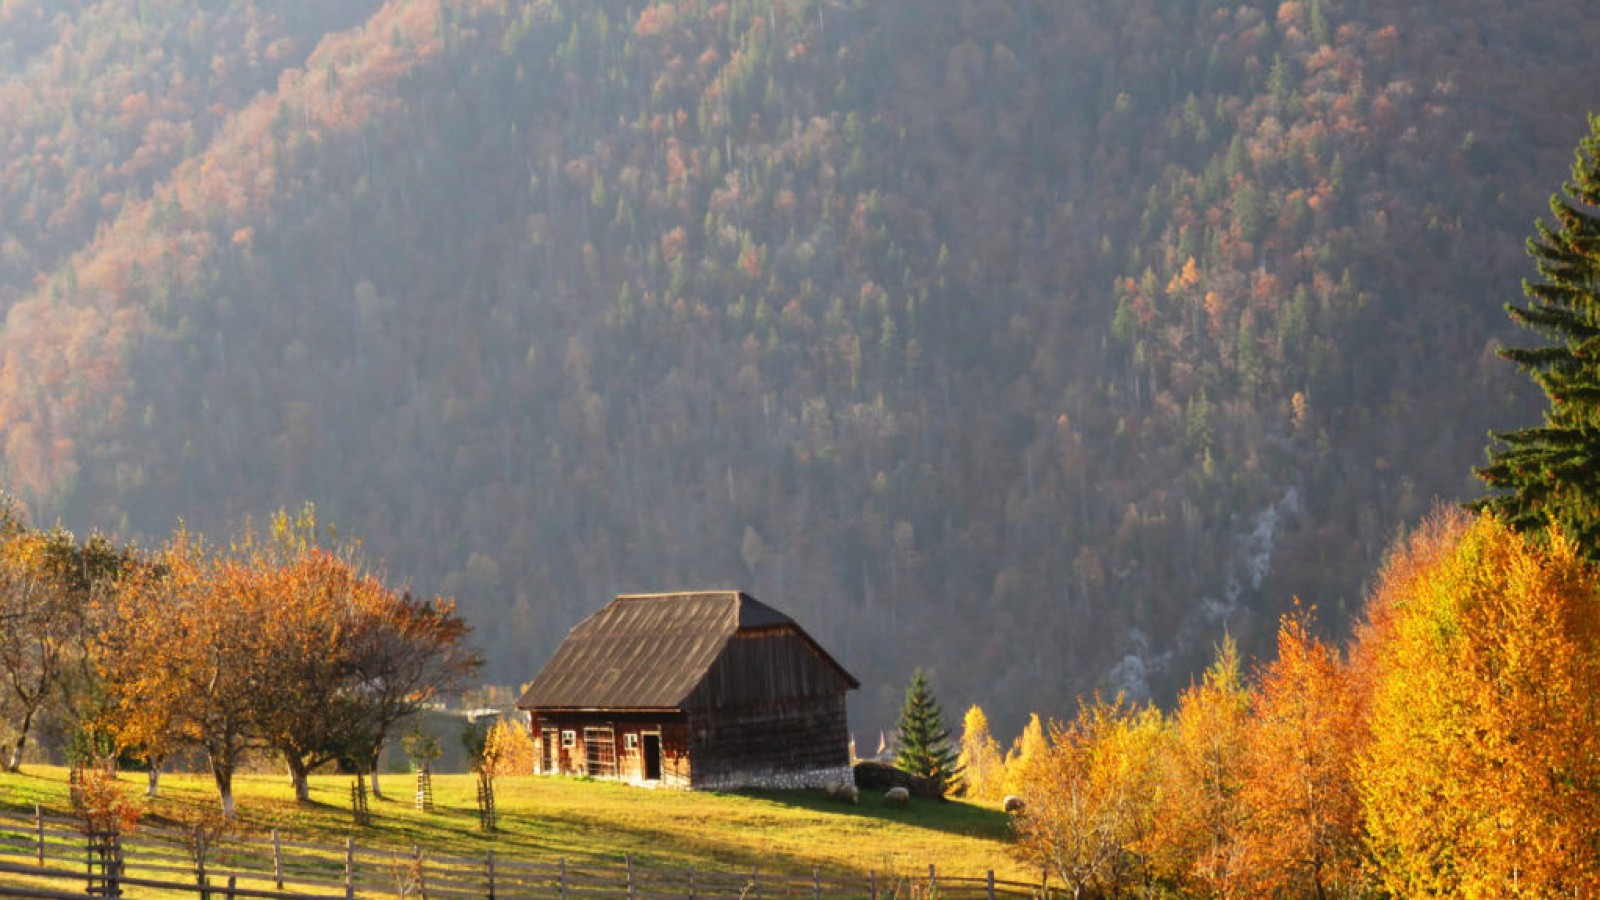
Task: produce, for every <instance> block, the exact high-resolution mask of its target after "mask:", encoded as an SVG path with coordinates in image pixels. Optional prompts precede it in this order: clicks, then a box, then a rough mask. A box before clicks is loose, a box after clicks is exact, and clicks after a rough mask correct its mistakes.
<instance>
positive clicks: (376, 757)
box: [371, 746, 384, 800]
mask: <svg viewBox="0 0 1600 900" xmlns="http://www.w3.org/2000/svg"><path fill="white" fill-rule="evenodd" d="M382 759H383V747H381V746H380V747H378V749H377V751H376V752H375V753H373V754H372V767H371V768H372V796H374V797H376V798H378V799H379V800H382V799H384V797H383V790H382V789H381V788H379V787H378V763H379V762H380V761H381V760H382Z"/></svg>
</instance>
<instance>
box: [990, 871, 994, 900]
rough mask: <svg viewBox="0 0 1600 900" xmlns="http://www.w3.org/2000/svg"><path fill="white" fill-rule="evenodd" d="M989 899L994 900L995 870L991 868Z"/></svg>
mask: <svg viewBox="0 0 1600 900" xmlns="http://www.w3.org/2000/svg"><path fill="white" fill-rule="evenodd" d="M989 900H994V870H993V869H990V870H989Z"/></svg>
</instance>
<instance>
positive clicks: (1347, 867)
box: [1238, 609, 1364, 897]
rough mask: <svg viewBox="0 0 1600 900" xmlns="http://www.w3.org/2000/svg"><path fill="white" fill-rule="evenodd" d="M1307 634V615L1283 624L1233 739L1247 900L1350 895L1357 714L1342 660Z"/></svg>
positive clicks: (1356, 863) (1357, 875)
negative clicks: (1239, 753)
mask: <svg viewBox="0 0 1600 900" xmlns="http://www.w3.org/2000/svg"><path fill="white" fill-rule="evenodd" d="M1313 624H1314V619H1313V611H1312V610H1309V609H1296V610H1295V611H1294V612H1291V613H1290V614H1288V615H1286V616H1284V617H1283V620H1282V622H1281V624H1280V625H1279V627H1278V657H1277V659H1275V660H1273V661H1272V662H1270V663H1268V664H1267V665H1266V666H1264V667H1263V669H1262V671H1261V673H1260V676H1259V679H1258V681H1257V684H1256V688H1255V691H1254V695H1253V698H1252V704H1251V707H1252V708H1251V715H1250V717H1249V719H1248V721H1247V723H1246V727H1245V729H1244V733H1243V734H1242V735H1241V737H1242V738H1243V741H1242V744H1243V747H1242V750H1243V759H1244V763H1245V765H1244V768H1243V772H1242V775H1243V777H1242V778H1241V779H1240V782H1239V797H1238V800H1239V806H1240V809H1241V810H1242V812H1243V816H1244V821H1245V823H1246V827H1245V828H1244V829H1243V830H1242V833H1241V835H1240V838H1241V840H1240V843H1241V845H1242V846H1241V851H1240V853H1239V857H1240V860H1241V862H1242V864H1243V866H1242V868H1243V869H1244V873H1245V879H1244V883H1245V886H1246V893H1247V894H1249V895H1252V896H1294V897H1328V896H1348V895H1351V894H1353V893H1359V891H1357V890H1355V888H1356V887H1357V885H1359V884H1360V883H1361V878H1362V873H1361V863H1362V858H1363V855H1362V829H1361V807H1360V803H1359V799H1358V797H1357V795H1356V789H1355V772H1354V768H1355V760H1356V754H1357V752H1358V750H1359V749H1360V746H1361V744H1362V741H1363V733H1364V729H1363V722H1362V715H1361V704H1360V702H1359V698H1358V696H1357V694H1356V692H1355V690H1354V687H1353V683H1352V681H1351V679H1350V677H1349V673H1348V672H1347V670H1346V667H1345V665H1344V660H1343V658H1342V655H1341V654H1340V652H1339V651H1338V649H1337V648H1335V647H1332V646H1329V645H1328V644H1325V643H1323V642H1322V641H1320V640H1318V639H1317V638H1316V637H1315V636H1314V635H1313V634H1312V627H1313Z"/></svg>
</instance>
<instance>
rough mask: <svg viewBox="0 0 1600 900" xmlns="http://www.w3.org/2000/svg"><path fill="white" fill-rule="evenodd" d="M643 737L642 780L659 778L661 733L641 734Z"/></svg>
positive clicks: (658, 779) (656, 779) (657, 779)
mask: <svg viewBox="0 0 1600 900" xmlns="http://www.w3.org/2000/svg"><path fill="white" fill-rule="evenodd" d="M641 737H642V738H643V739H644V780H645V781H660V780H661V735H659V734H646V735H641Z"/></svg>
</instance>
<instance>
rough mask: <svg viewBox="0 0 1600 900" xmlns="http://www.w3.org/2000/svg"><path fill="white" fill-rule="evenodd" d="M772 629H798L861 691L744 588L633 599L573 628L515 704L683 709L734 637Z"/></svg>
mask: <svg viewBox="0 0 1600 900" xmlns="http://www.w3.org/2000/svg"><path fill="white" fill-rule="evenodd" d="M774 629H782V630H792V631H793V632H794V633H795V634H796V635H797V636H798V637H800V638H801V639H802V640H804V641H805V642H806V643H807V644H809V645H810V646H811V647H812V649H813V650H815V651H816V653H817V655H818V656H819V657H820V658H821V659H822V660H823V661H824V662H825V663H826V664H827V665H829V666H831V667H833V668H834V669H836V670H837V671H838V672H839V674H840V675H841V676H843V679H844V681H845V682H846V683H848V684H849V685H850V686H851V687H852V688H855V687H859V686H860V682H858V681H856V679H855V678H854V677H853V676H852V675H851V674H850V673H849V672H846V671H845V670H844V668H843V667H842V666H840V665H839V664H838V663H837V662H835V661H834V660H833V658H832V657H831V656H829V655H828V653H827V651H825V650H823V649H822V647H821V646H820V645H818V644H817V642H816V641H814V640H812V638H811V636H810V635H807V634H806V633H805V631H804V630H802V629H801V628H800V626H799V625H797V624H795V621H794V620H793V619H791V618H789V617H788V616H786V615H784V614H783V613H781V612H779V611H777V610H775V609H773V608H772V607H770V606H767V605H766V604H765V603H762V602H761V601H759V600H757V599H755V598H754V597H751V596H750V595H748V594H745V593H743V592H742V591H712V592H702V593H685V594H632V595H623V596H620V597H617V598H616V599H615V600H612V601H611V602H610V603H608V604H606V605H605V606H604V607H603V608H602V609H600V611H598V612H596V613H595V614H594V615H591V616H590V617H589V618H587V619H584V620H583V621H582V622H579V623H578V624H577V625H576V626H575V627H573V629H572V630H571V631H570V632H568V633H567V637H566V639H565V640H564V641H562V642H561V646H560V647H559V648H557V649H556V652H555V655H554V656H552V657H551V658H550V661H549V662H548V663H546V664H545V666H544V668H543V669H542V670H540V672H539V675H538V676H537V677H536V678H534V680H533V682H532V683H531V684H529V685H528V689H527V691H526V692H524V693H523V695H522V699H521V700H520V701H518V702H517V706H518V707H520V708H522V709H610V710H666V709H680V708H682V707H683V705H684V703H685V701H686V700H687V699H688V698H689V695H690V694H691V693H692V692H693V691H694V689H695V687H696V686H697V685H698V684H699V683H700V681H701V679H703V678H704V677H705V675H706V673H707V671H708V670H709V669H710V668H711V666H712V664H713V663H714V662H716V660H717V657H718V656H719V655H720V654H721V653H722V650H723V648H724V647H725V646H726V645H727V643H728V640H729V639H730V638H732V637H733V636H734V635H735V634H738V633H741V632H743V633H750V632H762V631H769V630H774Z"/></svg>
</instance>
